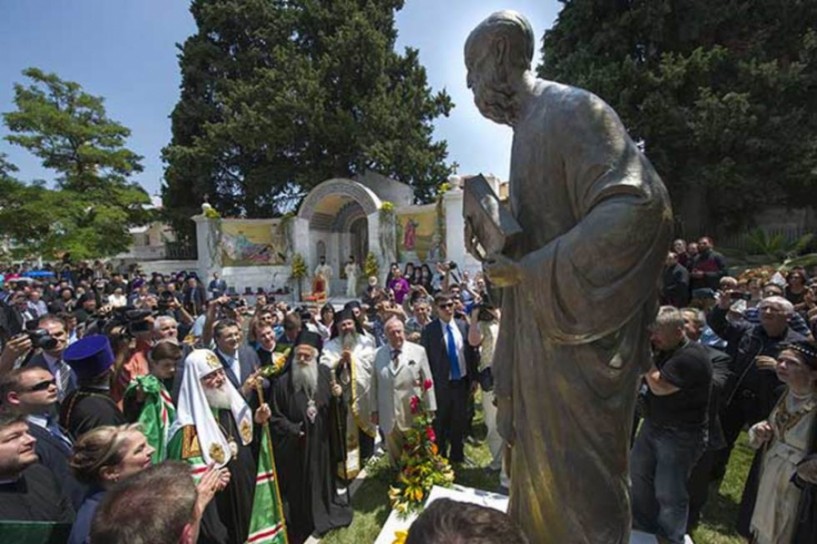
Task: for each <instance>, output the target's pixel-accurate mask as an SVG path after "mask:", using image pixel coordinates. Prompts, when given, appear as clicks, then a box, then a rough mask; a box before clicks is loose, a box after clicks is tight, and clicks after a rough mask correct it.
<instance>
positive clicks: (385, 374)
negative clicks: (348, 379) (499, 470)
mask: <svg viewBox="0 0 817 544" xmlns="http://www.w3.org/2000/svg"><path fill="white" fill-rule="evenodd" d="M384 328H385V331H386V339H387V340H388V344H387V345H384V346H381V347H380V348H379V349H378V350H377V353H376V354H375V360H374V366H375V368H374V372H373V374H372V389H371V391H372V402H371V405H372V408H373V411H372V421H373V422H374V423H376V424H379V425H380V430H381V431H383V435H384V437H385V441H386V450H387V451H388V452H389V458H390V460H391V462H392V464H396V463H397V461H398V459H399V458H400V452H401V450H402V448H403V433H404V432H405V431H407V430H408V429H410V428H411V425H412V422H413V419H414V414H413V413H412V410H411V399H412V397H414V396H417V397H418V398H420V399H422V398H423V392H425V406H424V407H425V409H427V410H430V411H432V412H433V411H436V409H437V402H436V399H435V397H434V382H433V378H432V376H431V368H430V367H429V365H428V357H427V356H426V350H425V348H423V346H421V345H419V344H415V343H413V342H407V341H406V339H405V331H404V329H403V322H402V321H400V319H398V318H396V317H392V318H391V319H389V320H388V321H387V322H386V324H385V326H384ZM426 380H428V381H429V384H426V383H425V382H426Z"/></svg>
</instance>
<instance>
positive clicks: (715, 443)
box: [0, 237, 817, 544]
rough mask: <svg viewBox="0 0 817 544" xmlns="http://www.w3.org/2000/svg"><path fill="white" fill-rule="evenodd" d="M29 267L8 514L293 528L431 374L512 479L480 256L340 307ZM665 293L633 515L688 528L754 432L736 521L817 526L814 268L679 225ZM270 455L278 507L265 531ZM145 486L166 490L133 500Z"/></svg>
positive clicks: (304, 526) (202, 528)
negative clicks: (264, 489) (779, 265)
mask: <svg viewBox="0 0 817 544" xmlns="http://www.w3.org/2000/svg"><path fill="white" fill-rule="evenodd" d="M321 266H324V265H323V264H322V265H321ZM24 272H25V271H21V270H19V269H17V270H15V269H7V270H4V271H3V276H4V285H3V291H2V299H1V300H0V320H1V321H0V331H2V334H0V337H1V338H2V342H3V346H2V353H1V354H0V490H2V493H0V519H2V520H3V522H4V526H6V525H8V524H9V523H11V525H8V526H9V527H17V526H15V525H14V524H15V523H18V524H19V523H23V522H30V521H39V522H49V523H50V524H52V529H51V530H52V531H56V533H53V534H61V533H59V532H60V531H63V533H64V537H65V541H67V542H71V543H82V542H89V541H95V542H103V541H104V542H180V541H181V542H225V543H226V542H230V543H232V542H236V543H239V542H241V543H243V542H245V541H247V540H248V539H252V538H253V535H255V534H261V533H263V534H275V533H276V532H280V531H284V530H285V531H286V532H287V535H288V538H289V541H290V542H295V543H297V542H303V541H305V540H306V539H307V538H308V537H309V536H310V535H312V534H317V535H322V534H325V533H327V532H328V531H330V530H332V529H335V528H338V527H343V526H347V525H349V524H350V523H351V521H352V517H353V511H352V507H351V497H350V493H349V484H350V482H351V480H353V479H354V478H355V477H356V476H357V475H358V474H359V473H360V471H361V470H363V468H364V467H365V465H366V462H367V461H368V460H369V459H370V458H372V457H374V456H377V455H379V454H381V453H382V454H384V455H386V456H387V458H388V459H389V461H390V463H391V464H392V465H397V464H398V463H399V462H400V458H401V452H402V447H403V440H404V437H405V433H406V432H407V431H408V430H409V429H410V428H411V425H412V422H413V417H414V414H415V413H416V412H417V410H416V409H413V407H412V406H411V403H412V398H413V397H417V394H418V391H421V390H424V389H426V387H427V383H428V381H430V382H431V383H432V384H433V385H432V387H431V388H430V390H429V391H428V394H426V395H423V396H422V398H423V399H424V400H423V402H425V404H426V406H425V407H424V408H425V409H426V410H428V411H430V412H433V413H434V434H435V436H436V441H437V445H438V447H439V450H440V451H441V453H442V454H443V455H444V456H445V457H447V458H448V459H449V461H450V462H451V463H453V464H454V466H455V467H457V466H470V465H472V464H473V463H472V461H471V460H469V459H468V458H467V457H466V455H465V448H464V444H465V442H466V441H467V440H468V439H469V436H470V435H471V434H472V429H471V426H472V425H471V422H472V420H473V418H474V411H475V410H474V404H475V402H476V401H478V400H479V399H480V398H481V403H482V410H483V414H484V420H485V424H486V427H487V437H486V442H487V445H488V447H489V449H490V453H491V461H490V464H489V466H488V467H486V470H488V471H489V472H491V473H492V474H494V475H495V476H497V477H498V479H499V483H500V489H507V486H508V483H509V481H510V479H509V478H510V474H509V472H510V471H509V470H508V468H509V467H507V466H505V459H506V458H507V456H506V455H504V454H505V452H506V448H507V446H506V444H504V443H503V440H502V438H501V437H500V436H499V433H498V432H497V423H496V416H497V410H496V406H495V402H494V401H493V396H492V395H493V393H492V389H493V387H492V384H493V378H492V374H491V366H492V362H493V347H494V342H495V340H496V338H497V336H498V332H499V327H500V311H499V309H498V308H497V305H496V304H494V301H493V300H492V296H491V293H490V292H489V289H488V286H487V284H486V279H485V278H483V277H482V276H481V275H477V276H476V277H475V278H473V279H471V278H469V276H468V274H467V273H462V274H460V272H459V270H458V269H457V267H456V265H455V264H454V263H439V264H437V265H436V267H435V272H434V273H432V272H431V268H430V267H428V266H427V265H422V266H416V267H415V266H412V265H411V264H409V265H407V266H405V267H404V268H402V269H401V267H400V266H399V265H398V264H396V263H394V264H392V265H391V266H390V268H389V271H388V276H387V278H386V283H385V285H384V286H380V285H379V282H378V279H377V278H376V277H370V278H368V282H367V285H366V287H365V289H364V290H363V291H362V292H361V293H358V294H359V295H360V296H359V297H358V298H352V299H351V300H348V302H346V303H345V304H344V305H342V306H341V305H340V304H338V305H334V304H332V303H326V304H324V305H322V306H320V307H318V306H314V305H312V306H310V305H307V304H301V305H298V306H294V307H293V305H292V304H290V303H288V302H286V301H276V300H275V295H273V294H270V293H261V292H259V293H256V294H255V296H254V300H252V301H251V302H250V301H245V300H244V299H241V298H240V297H237V296H235V295H234V294H231V292H232V290H230V289H229V288H228V286H227V284H226V282H225V281H224V280H222V279H221V278H220V277H218V275H214V277H213V278H212V280H211V281H209V282H208V283H207V285H206V287H205V284H204V282H202V281H201V280H200V279H199V278H198V277H196V276H195V275H194V274H177V275H172V276H169V277H167V276H163V275H161V274H153V275H152V276H151V277H148V276H146V275H144V274H139V273H135V274H132V275H130V276H129V277H128V276H125V275H123V274H118V273H115V272H112V271H110V270H106V269H105V267H104V266H101V265H94V266H84V265H79V266H77V267H63V268H62V269H61V270H60V271H59V273H55V274H54V275H53V276H44V277H42V278H41V279H40V280H31V279H26V276H24V275H21V273H24ZM321 273H322V274H326V272H325V271H323V272H321ZM660 298H661V303H662V304H663V306H662V307H661V308H660V310H659V312H658V315H657V318H656V320H655V322H654V323H653V325H652V326H651V327H650V329H649V331H645V334H649V336H650V339H651V343H652V347H653V360H652V361H651V362H649V364H645V368H646V367H648V366H649V370H647V372H645V374H644V376H643V380H642V383H641V388H640V391H641V394H640V396H639V402H638V404H637V406H636V408H635V418H634V426H633V429H634V430H633V446H632V452H631V463H630V481H631V485H632V510H633V524H634V527H635V528H636V529H640V530H643V531H646V532H649V533H653V534H656V535H658V536H659V538H660V539H662V541H665V542H671V543H682V542H684V538H685V535H687V534H689V533H691V532H692V530H693V528H694V527H695V526H696V525H697V524H698V523H699V521H700V519H701V512H702V510H703V507H704V505H705V503H706V501H707V498H708V495H709V493H710V490H712V489H714V488H716V487H717V485H719V483H720V481H721V480H722V479H723V477H724V474H725V472H726V468H727V465H728V463H729V459H730V455H731V452H732V450H733V448H734V446H735V444H736V443H737V442H738V441H739V440H741V438H740V437H741V433H742V432H743V431H748V433H747V435H746V436H747V437H748V438H747V439H746V440H747V442H748V444H749V445H750V446H751V447H752V448H755V449H756V451H757V453H756V455H755V458H754V462H753V465H752V468H751V471H750V473H749V475H748V477H747V480H746V482H745V486H744V490H743V498H742V502H741V512H740V516H739V519H737V520H735V523H736V524H737V526H738V529H739V531H740V532H741V533H742V534H743V535H745V536H746V537H747V538H748V539H750V541H751V542H756V543H759V544H766V543H779V544H784V543H785V544H790V543H798V544H799V543H805V542H809V543H811V542H814V541H815V540H817V531H815V523H817V521H815V520H817V512H815V505H817V417H815V414H817V345H815V344H814V332H815V327H817V279H814V280H810V279H809V274H808V273H807V271H806V270H804V269H801V268H794V269H792V270H789V271H787V272H786V273H785V275H784V274H782V273H780V272H776V273H766V272H763V271H761V272H758V271H756V270H755V271H747V272H746V273H743V274H738V275H737V276H736V277H732V276H730V275H729V273H728V269H727V266H726V262H725V259H724V257H723V256H722V255H721V254H720V253H718V252H717V251H716V250H715V248H714V244H713V242H712V240H711V239H710V238H707V237H704V238H702V239H700V240H699V241H698V242H697V243H689V244H686V243H684V242H683V241H681V240H679V241H676V242H675V243H674V244H673V247H672V250H671V251H670V252H669V254H668V257H667V262H666V266H665V270H664V274H663V277H662V282H661V289H660ZM478 390H481V394H480V395H475V393H476V391H478ZM265 428H268V429H269V431H270V437H271V442H272V450H271V451H267V450H265V448H264V447H263V442H264V441H263V440H262V435H263V430H264V429H265ZM270 453H272V454H274V460H275V467H276V471H275V472H276V474H275V477H274V479H275V482H276V484H277V492H278V493H280V503H278V504H279V506H280V509H279V510H280V511H279V514H280V516H279V517H276V515H275V512H269V516H270V519H269V520H268V524H267V525H264V526H263V527H262V528H261V529H259V525H258V523H257V519H256V516H255V514H254V498H255V495H256V493H257V492H256V487H257V481H259V477H258V475H259V474H261V470H260V468H259V467H261V466H262V460H263V459H264V458H265V457H264V456H266V455H269V454H270ZM191 476H192V477H191ZM159 482H161V485H163V486H164V487H163V489H162V491H161V493H162V497H163V500H166V501H168V503H167V504H166V505H165V506H167V507H166V508H163V507H162V506H161V505H155V504H153V503H155V501H156V499H155V498H153V499H151V500H149V501H148V500H146V499H145V497H147V496H148V495H150V494H151V493H157V491H156V489H155V488H154V489H152V488H153V487H154V486H157V485H159ZM138 501H144V502H145V503H151V506H150V507H147V506H145V507H144V508H142V506H141V505H142V503H141V502H138ZM170 502H172V508H171V507H170V506H171V505H170ZM137 503H138V504H140V508H139V509H136V510H137V511H134V509H133V508H129V507H128V505H133V504H137ZM475 515H476V514H475ZM148 521H149V523H148ZM46 525H48V524H46ZM421 525H422V524H421ZM424 526H425V529H423V530H424V531H427V530H428V525H427V524H425V525H424ZM33 527H38V528H37V529H34V528H33ZM15 530H18V531H19V530H22V531H33V530H38V531H41V530H44V529H42V525H33V526H22V525H21V526H19V527H17V528H16V529H15ZM508 530H509V531H512V530H513V528H512V526H510V525H509V526H508ZM259 531H260V533H259ZM265 531H266V532H265ZM419 531H420V528H419V526H418V529H416V530H415V535H414V538H415V539H416V538H417V534H418V532H419ZM159 533H161V536H157V535H159ZM520 538H524V537H520ZM140 539H141V540H140ZM414 541H417V540H414ZM520 541H522V540H520Z"/></svg>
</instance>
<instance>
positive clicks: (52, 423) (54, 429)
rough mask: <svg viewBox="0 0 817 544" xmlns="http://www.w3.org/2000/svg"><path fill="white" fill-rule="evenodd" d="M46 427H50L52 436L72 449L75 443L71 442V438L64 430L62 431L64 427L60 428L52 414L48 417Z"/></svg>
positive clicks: (49, 430)
mask: <svg viewBox="0 0 817 544" xmlns="http://www.w3.org/2000/svg"><path fill="white" fill-rule="evenodd" d="M46 429H48V432H49V433H51V436H53V437H54V438H56V439H57V440H59V441H60V442H62V444H63V445H64V446H65V447H67V448H68V449H69V450H70V449H71V447H72V445H73V444H72V443H71V439H70V438H68V437H67V436H66V435H65V433H64V432H62V429H60V426H59V424H58V423H57V420H56V419H55V418H53V417H50V416H49V417H48V419H47V420H46Z"/></svg>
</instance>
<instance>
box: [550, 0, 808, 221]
mask: <svg viewBox="0 0 817 544" xmlns="http://www.w3.org/2000/svg"><path fill="white" fill-rule="evenodd" d="M563 3H564V4H565V5H564V7H563V9H562V11H561V13H560V15H559V19H558V21H557V23H556V24H555V25H554V26H553V28H552V29H550V30H548V31H547V32H545V36H544V40H543V47H542V53H543V61H542V64H541V65H540V67H539V73H540V75H541V76H542V77H545V78H548V79H554V80H557V81H561V82H564V83H568V84H572V85H576V86H580V87H584V88H587V89H589V90H591V91H593V92H595V93H596V94H598V95H599V96H601V97H602V98H604V99H605V100H606V101H607V102H609V103H610V104H611V105H612V106H613V108H615V109H616V110H617V111H618V113H619V115H620V116H621V118H622V120H623V122H624V124H625V125H626V126H627V128H628V130H629V131H630V134H631V136H633V138H634V139H636V140H637V141H638V140H642V141H643V142H644V143H645V146H646V152H647V155H648V156H649V157H650V159H651V160H652V162H653V164H654V165H655V166H656V168H657V169H658V171H659V173H660V174H661V176H662V177H663V179H664V181H665V182H666V183H667V185H668V187H669V189H670V193H671V195H672V198H673V202H674V205H675V209H676V214H677V215H680V217H681V218H682V219H683V220H685V221H686V222H687V223H688V224H689V226H690V227H691V230H715V227H716V226H717V227H725V228H730V229H734V228H737V227H740V226H743V225H745V224H747V223H751V221H752V216H753V213H755V212H757V211H758V210H760V209H762V208H764V207H767V206H769V205H775V204H778V205H780V204H782V205H797V206H804V205H814V204H815V197H814V194H815V193H814V189H815V185H817V116H815V111H817V92H815V91H817V32H815V30H814V28H813V22H814V21H815V20H817V3H815V2H813V1H810V0H768V1H764V2H751V1H749V0H729V1H725V2H707V1H704V0H686V1H683V2H680V1H677V0H621V1H616V2H607V1H604V0H573V1H570V2H563ZM696 217H697V218H698V221H695V219H696ZM696 222H697V223H698V224H697V225H696V224H695V223H696Z"/></svg>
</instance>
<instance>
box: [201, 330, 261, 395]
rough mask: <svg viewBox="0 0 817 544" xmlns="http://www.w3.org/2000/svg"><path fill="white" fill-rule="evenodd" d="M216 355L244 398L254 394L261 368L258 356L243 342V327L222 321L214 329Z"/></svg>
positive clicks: (228, 377)
mask: <svg viewBox="0 0 817 544" xmlns="http://www.w3.org/2000/svg"><path fill="white" fill-rule="evenodd" d="M213 332H214V337H215V340H216V355H217V356H218V359H219V361H221V364H222V365H223V366H224V373H225V374H226V376H227V379H229V380H230V382H231V383H232V384H233V386H234V387H235V388H236V389H238V390H239V391H240V392H241V394H242V395H244V397H248V396H249V395H250V394H251V393H252V383H253V382H252V380H250V379H249V378H251V377H252V378H254V374H255V373H256V371H257V370H258V368H259V367H260V366H261V363H260V361H259V360H258V354H257V353H256V352H255V350H254V349H252V348H251V347H250V346H248V345H247V344H243V343H242V342H241V340H242V338H241V327H240V326H239V325H238V323H236V322H235V321H234V320H232V319H222V320H221V321H219V322H218V323H216V326H215V328H214V331H213Z"/></svg>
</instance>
